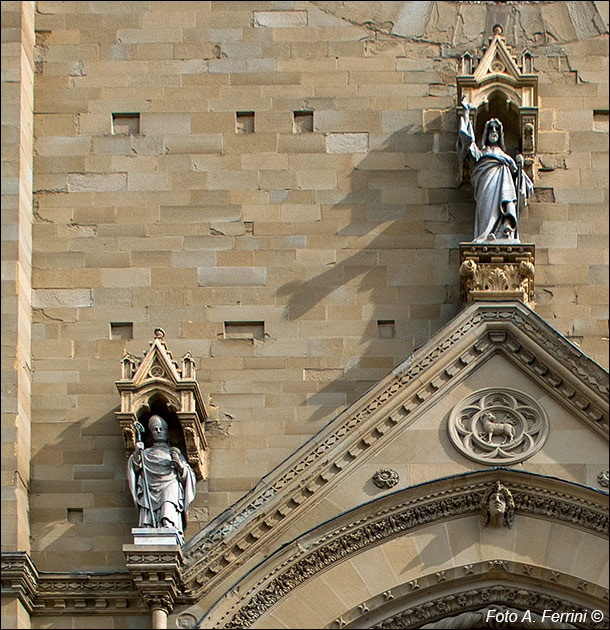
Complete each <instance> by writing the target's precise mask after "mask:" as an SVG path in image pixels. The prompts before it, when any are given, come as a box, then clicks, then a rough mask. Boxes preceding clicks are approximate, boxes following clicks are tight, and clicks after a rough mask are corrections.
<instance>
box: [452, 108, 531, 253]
mask: <svg viewBox="0 0 610 630" xmlns="http://www.w3.org/2000/svg"><path fill="white" fill-rule="evenodd" d="M470 109H471V106H470V105H469V103H468V102H467V100H466V97H464V98H463V99H462V116H461V118H460V129H459V135H458V141H457V147H456V148H457V151H458V155H459V156H460V157H461V158H463V159H470V160H471V161H472V162H473V163H474V164H473V167H472V172H471V181H472V185H473V188H474V198H475V203H476V216H475V223H474V242H476V243H480V242H484V241H494V240H498V239H503V240H509V241H513V242H517V243H518V242H519V226H518V223H519V207H520V205H524V204H526V203H527V199H528V197H529V195H530V193H531V191H532V190H533V184H532V181H531V180H530V178H529V177H528V176H527V174H526V173H525V172H524V171H523V156H521V155H519V156H517V159H516V161H515V160H513V158H512V157H510V155H508V154H507V153H506V148H505V146H504V127H503V125H502V123H501V122H500V121H499V120H498V119H497V118H492V119H491V120H488V121H487V122H486V123H485V129H484V131H483V138H482V139H481V146H480V148H479V147H478V146H477V144H476V141H475V135H474V130H473V128H472V123H471V121H470V115H469V113H468V112H469V110H470Z"/></svg>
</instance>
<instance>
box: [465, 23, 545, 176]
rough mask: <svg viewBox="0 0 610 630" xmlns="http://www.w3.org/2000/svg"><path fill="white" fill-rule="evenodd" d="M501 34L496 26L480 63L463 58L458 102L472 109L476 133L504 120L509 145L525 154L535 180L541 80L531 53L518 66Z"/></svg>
mask: <svg viewBox="0 0 610 630" xmlns="http://www.w3.org/2000/svg"><path fill="white" fill-rule="evenodd" d="M502 33H503V31H502V27H501V26H500V25H499V24H496V26H494V30H493V35H492V37H490V39H489V45H488V46H487V49H486V50H485V52H484V53H483V55H482V57H481V58H480V59H479V61H478V63H477V62H476V57H475V56H474V55H472V54H471V53H470V52H467V53H465V54H464V55H463V56H462V65H461V74H459V75H458V76H457V77H456V80H457V88H458V99H457V101H458V103H461V102H462V97H464V96H465V97H466V100H467V101H468V103H469V104H470V105H471V106H472V107H473V110H472V115H473V116H474V121H473V122H474V127H475V130H476V131H477V132H480V130H481V129H482V127H483V125H484V124H485V122H486V121H487V120H489V119H490V118H499V119H500V120H502V122H503V124H504V128H505V133H506V134H507V144H508V145H511V147H512V148H513V149H514V150H516V151H518V152H519V153H522V154H523V156H524V158H525V168H526V171H527V172H528V175H530V177H532V178H533V174H534V173H533V165H534V158H535V154H536V138H537V135H538V76H537V75H536V74H535V73H534V72H533V59H532V56H531V54H530V53H529V51H527V50H525V51H523V53H522V55H521V59H520V61H519V62H517V58H516V56H515V55H514V54H513V52H512V51H511V49H510V47H509V46H508V44H507V43H506V39H505V38H504V36H503V34H502ZM458 113H459V111H458ZM511 136H512V138H511ZM477 137H480V136H479V133H477Z"/></svg>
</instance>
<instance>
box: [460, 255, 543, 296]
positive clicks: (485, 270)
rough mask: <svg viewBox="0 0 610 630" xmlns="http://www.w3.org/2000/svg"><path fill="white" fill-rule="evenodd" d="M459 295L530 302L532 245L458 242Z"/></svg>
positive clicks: (532, 287)
mask: <svg viewBox="0 0 610 630" xmlns="http://www.w3.org/2000/svg"><path fill="white" fill-rule="evenodd" d="M460 278H461V286H462V297H463V298H464V300H465V301H466V302H472V301H474V300H515V299H516V300H521V301H522V302H525V303H527V302H531V301H532V296H533V293H534V245H531V244H516V245H515V244H511V245H507V244H489V243H486V244H481V243H460Z"/></svg>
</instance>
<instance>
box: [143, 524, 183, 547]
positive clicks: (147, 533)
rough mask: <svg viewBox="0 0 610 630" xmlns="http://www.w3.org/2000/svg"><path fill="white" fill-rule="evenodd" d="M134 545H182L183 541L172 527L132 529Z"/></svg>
mask: <svg viewBox="0 0 610 630" xmlns="http://www.w3.org/2000/svg"><path fill="white" fill-rule="evenodd" d="M131 533H132V534H133V544H134V545H182V544H183V543H184V539H183V537H182V535H181V534H180V532H179V531H178V530H177V529H175V528H174V527H133V528H132V530H131Z"/></svg>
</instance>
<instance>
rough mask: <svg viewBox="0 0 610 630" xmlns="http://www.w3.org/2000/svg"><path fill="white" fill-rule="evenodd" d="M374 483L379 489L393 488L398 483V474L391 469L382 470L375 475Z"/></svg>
mask: <svg viewBox="0 0 610 630" xmlns="http://www.w3.org/2000/svg"><path fill="white" fill-rule="evenodd" d="M373 483H374V484H375V485H376V486H377V487H378V488H393V487H394V486H395V485H396V484H397V483H398V473H397V472H396V471H395V470H392V469H391V468H380V469H379V470H378V471H376V472H375V474H374V475H373Z"/></svg>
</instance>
